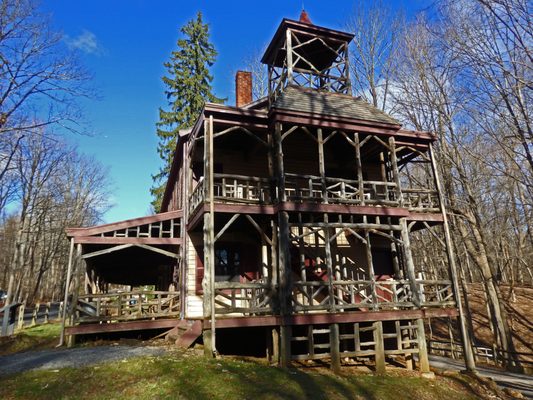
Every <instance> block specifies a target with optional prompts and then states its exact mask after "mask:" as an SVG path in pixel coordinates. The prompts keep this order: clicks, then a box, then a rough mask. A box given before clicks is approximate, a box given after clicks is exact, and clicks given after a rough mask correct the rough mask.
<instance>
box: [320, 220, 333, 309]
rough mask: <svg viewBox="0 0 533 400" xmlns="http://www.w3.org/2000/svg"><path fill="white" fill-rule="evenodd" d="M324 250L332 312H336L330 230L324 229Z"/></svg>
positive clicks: (325, 221)
mask: <svg viewBox="0 0 533 400" xmlns="http://www.w3.org/2000/svg"><path fill="white" fill-rule="evenodd" d="M323 218H324V223H325V224H326V225H327V224H328V222H329V221H328V214H324V217H323ZM324 248H325V251H326V271H327V274H328V294H329V306H330V308H331V311H335V293H334V291H333V280H334V275H333V260H332V257H331V241H330V228H325V229H324Z"/></svg>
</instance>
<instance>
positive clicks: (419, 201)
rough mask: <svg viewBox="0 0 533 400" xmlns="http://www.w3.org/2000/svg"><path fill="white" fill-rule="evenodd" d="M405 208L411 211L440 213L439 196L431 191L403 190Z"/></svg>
mask: <svg viewBox="0 0 533 400" xmlns="http://www.w3.org/2000/svg"><path fill="white" fill-rule="evenodd" d="M402 199H403V205H404V207H407V208H409V210H410V211H429V212H439V211H440V202H439V194H438V192H437V191H436V190H430V189H411V188H409V189H402Z"/></svg>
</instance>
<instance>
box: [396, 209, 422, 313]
mask: <svg viewBox="0 0 533 400" xmlns="http://www.w3.org/2000/svg"><path fill="white" fill-rule="evenodd" d="M400 225H401V227H402V233H401V235H402V242H403V253H404V257H405V265H406V273H407V279H408V280H409V285H410V286H411V293H412V296H413V303H414V305H415V306H416V307H420V289H419V287H418V285H417V284H416V275H415V263H414V261H413V254H412V253H411V241H410V240H409V231H408V229H407V222H406V220H405V218H401V219H400Z"/></svg>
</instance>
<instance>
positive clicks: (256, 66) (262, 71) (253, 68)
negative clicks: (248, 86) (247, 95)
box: [243, 51, 268, 100]
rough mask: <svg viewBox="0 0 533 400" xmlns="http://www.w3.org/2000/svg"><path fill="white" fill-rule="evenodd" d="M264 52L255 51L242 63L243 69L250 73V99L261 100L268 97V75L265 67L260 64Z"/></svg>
mask: <svg viewBox="0 0 533 400" xmlns="http://www.w3.org/2000/svg"><path fill="white" fill-rule="evenodd" d="M263 53H264V51H255V52H253V53H252V54H251V55H250V56H248V57H247V58H246V59H245V60H244V62H243V65H244V69H245V70H246V71H249V72H251V73H252V98H253V99H254V100H259V99H262V98H263V97H265V96H267V95H268V74H267V69H266V65H264V64H263V63H262V62H261V57H262V56H263Z"/></svg>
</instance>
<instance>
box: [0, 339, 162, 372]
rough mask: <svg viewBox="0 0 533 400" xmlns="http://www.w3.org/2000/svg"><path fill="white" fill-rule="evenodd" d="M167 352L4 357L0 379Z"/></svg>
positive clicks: (116, 349)
mask: <svg viewBox="0 0 533 400" xmlns="http://www.w3.org/2000/svg"><path fill="white" fill-rule="evenodd" d="M165 352H166V351H165V349H163V348H161V347H151V346H142V347H132V346H121V345H119V346H100V347H84V348H74V349H64V348H63V349H53V350H41V351H28V352H23V353H16V354H11V355H7V356H0V371H1V372H0V376H2V375H8V374H14V373H17V372H23V371H29V370H35V369H59V368H65V367H84V366H86V365H91V364H97V363H102V362H107V361H116V360H123V359H126V358H130V357H138V356H150V355H161V354H164V353H165Z"/></svg>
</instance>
